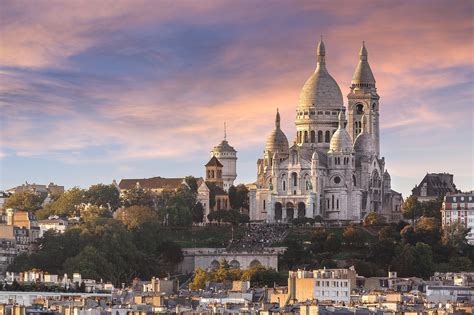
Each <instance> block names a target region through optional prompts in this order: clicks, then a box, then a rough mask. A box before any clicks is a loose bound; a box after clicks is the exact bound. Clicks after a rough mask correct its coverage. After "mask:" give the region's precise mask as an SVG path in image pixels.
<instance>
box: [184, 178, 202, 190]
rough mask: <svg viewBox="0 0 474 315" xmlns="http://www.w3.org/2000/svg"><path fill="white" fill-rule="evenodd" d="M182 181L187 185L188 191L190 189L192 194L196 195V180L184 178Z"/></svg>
mask: <svg viewBox="0 0 474 315" xmlns="http://www.w3.org/2000/svg"><path fill="white" fill-rule="evenodd" d="M184 180H185V182H186V184H187V185H188V187H189V189H191V191H192V192H193V193H195V194H197V190H198V188H199V187H198V182H197V178H196V177H193V176H186V177H185V178H184Z"/></svg>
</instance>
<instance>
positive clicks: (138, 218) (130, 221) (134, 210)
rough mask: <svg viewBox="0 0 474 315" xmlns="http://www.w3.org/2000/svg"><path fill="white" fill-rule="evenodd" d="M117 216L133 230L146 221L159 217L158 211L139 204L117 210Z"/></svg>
mask: <svg viewBox="0 0 474 315" xmlns="http://www.w3.org/2000/svg"><path fill="white" fill-rule="evenodd" d="M115 216H116V218H117V219H118V220H120V221H121V222H122V223H123V224H125V225H126V226H127V227H128V228H129V229H131V230H132V229H135V228H137V227H138V226H140V225H142V224H144V223H146V222H152V221H156V220H157V219H158V216H157V214H156V212H155V211H153V210H152V209H151V208H150V207H148V206H137V205H135V206H131V207H128V208H120V209H119V210H117V212H116V215H115Z"/></svg>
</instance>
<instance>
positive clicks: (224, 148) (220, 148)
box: [212, 140, 237, 153]
mask: <svg viewBox="0 0 474 315" xmlns="http://www.w3.org/2000/svg"><path fill="white" fill-rule="evenodd" d="M212 152H233V153H235V152H237V151H235V149H234V148H233V147H232V146H231V145H230V144H229V142H227V140H222V142H221V143H219V144H218V145H216V146H215V147H214V148H213V149H212Z"/></svg>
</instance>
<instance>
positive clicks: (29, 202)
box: [3, 191, 44, 211]
mask: <svg viewBox="0 0 474 315" xmlns="http://www.w3.org/2000/svg"><path fill="white" fill-rule="evenodd" d="M43 200H44V199H43V198H41V197H40V196H38V195H36V194H35V193H32V192H29V191H22V192H18V193H14V194H13V195H11V196H10V197H8V199H7V200H6V201H5V203H4V205H3V208H4V209H9V208H12V209H19V210H25V211H36V210H38V209H40V208H41V204H42V203H43Z"/></svg>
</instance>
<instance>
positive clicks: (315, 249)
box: [280, 197, 474, 278]
mask: <svg viewBox="0 0 474 315" xmlns="http://www.w3.org/2000/svg"><path fill="white" fill-rule="evenodd" d="M404 206H405V212H404V215H405V217H406V218H410V219H411V218H414V220H413V222H414V224H413V225H410V224H408V223H406V222H400V223H398V224H385V223H384V220H383V219H382V218H381V217H380V216H378V215H377V214H373V215H370V216H368V217H367V218H366V220H365V222H364V225H354V226H348V227H345V228H310V227H301V226H294V227H292V228H291V229H290V233H289V234H288V237H287V238H286V240H285V242H284V243H283V244H282V245H284V246H287V247H288V249H287V251H286V252H285V253H284V255H283V257H282V258H281V260H280V269H295V268H322V267H328V268H330V267H336V266H339V267H340V266H346V267H348V266H351V265H354V266H355V267H356V270H357V272H358V274H359V275H363V276H384V275H386V274H387V271H388V270H392V271H397V272H398V274H399V275H400V276H418V277H424V278H426V277H429V276H430V275H432V274H433V272H435V271H440V272H443V271H453V272H455V271H472V270H474V263H473V261H474V246H471V245H469V244H467V242H466V238H465V236H466V234H467V233H468V231H467V230H466V229H465V228H464V227H463V226H462V225H457V224H455V225H452V226H451V227H450V228H448V229H445V230H444V231H443V230H442V229H441V223H440V216H439V209H440V207H441V205H440V202H439V200H437V201H429V202H418V200H416V198H413V197H410V198H407V201H406V203H405V205H404Z"/></svg>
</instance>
